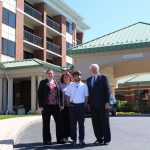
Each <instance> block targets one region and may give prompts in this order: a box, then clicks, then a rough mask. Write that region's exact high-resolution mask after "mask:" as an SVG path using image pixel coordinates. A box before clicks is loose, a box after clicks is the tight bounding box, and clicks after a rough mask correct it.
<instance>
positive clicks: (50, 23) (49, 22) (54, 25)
mask: <svg viewBox="0 0 150 150" xmlns="http://www.w3.org/2000/svg"><path fill="white" fill-rule="evenodd" d="M47 25H48V26H49V27H51V28H53V29H54V30H56V31H58V32H60V25H59V24H58V23H56V22H55V21H53V20H52V19H50V18H48V17H47Z"/></svg>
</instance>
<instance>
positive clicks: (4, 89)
mask: <svg viewBox="0 0 150 150" xmlns="http://www.w3.org/2000/svg"><path fill="white" fill-rule="evenodd" d="M2 90H3V111H5V110H6V107H7V80H6V79H3V89H2Z"/></svg>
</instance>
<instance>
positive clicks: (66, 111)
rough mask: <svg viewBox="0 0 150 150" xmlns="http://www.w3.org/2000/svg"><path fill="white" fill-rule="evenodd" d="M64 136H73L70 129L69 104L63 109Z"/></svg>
mask: <svg viewBox="0 0 150 150" xmlns="http://www.w3.org/2000/svg"><path fill="white" fill-rule="evenodd" d="M62 119H63V120H62V124H63V138H68V137H71V133H70V132H71V131H70V114H69V108H68V107H67V106H65V107H64V110H62Z"/></svg>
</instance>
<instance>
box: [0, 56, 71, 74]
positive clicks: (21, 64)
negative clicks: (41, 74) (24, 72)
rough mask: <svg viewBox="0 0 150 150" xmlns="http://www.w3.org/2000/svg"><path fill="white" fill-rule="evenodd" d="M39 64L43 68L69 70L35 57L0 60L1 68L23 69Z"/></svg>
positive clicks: (60, 70)
mask: <svg viewBox="0 0 150 150" xmlns="http://www.w3.org/2000/svg"><path fill="white" fill-rule="evenodd" d="M40 66H41V67H45V68H50V69H53V70H55V71H58V72H62V71H65V70H70V68H67V67H66V68H64V67H60V66H57V65H54V64H50V63H48V62H44V61H42V60H39V59H36V58H33V59H24V60H23V61H9V62H0V69H2V70H5V69H7V70H11V69H23V68H30V67H40Z"/></svg>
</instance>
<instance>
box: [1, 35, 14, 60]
mask: <svg viewBox="0 0 150 150" xmlns="http://www.w3.org/2000/svg"><path fill="white" fill-rule="evenodd" d="M15 47H16V44H15V42H13V41H10V40H7V39H5V38H2V54H4V55H8V56H11V57H15Z"/></svg>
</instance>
